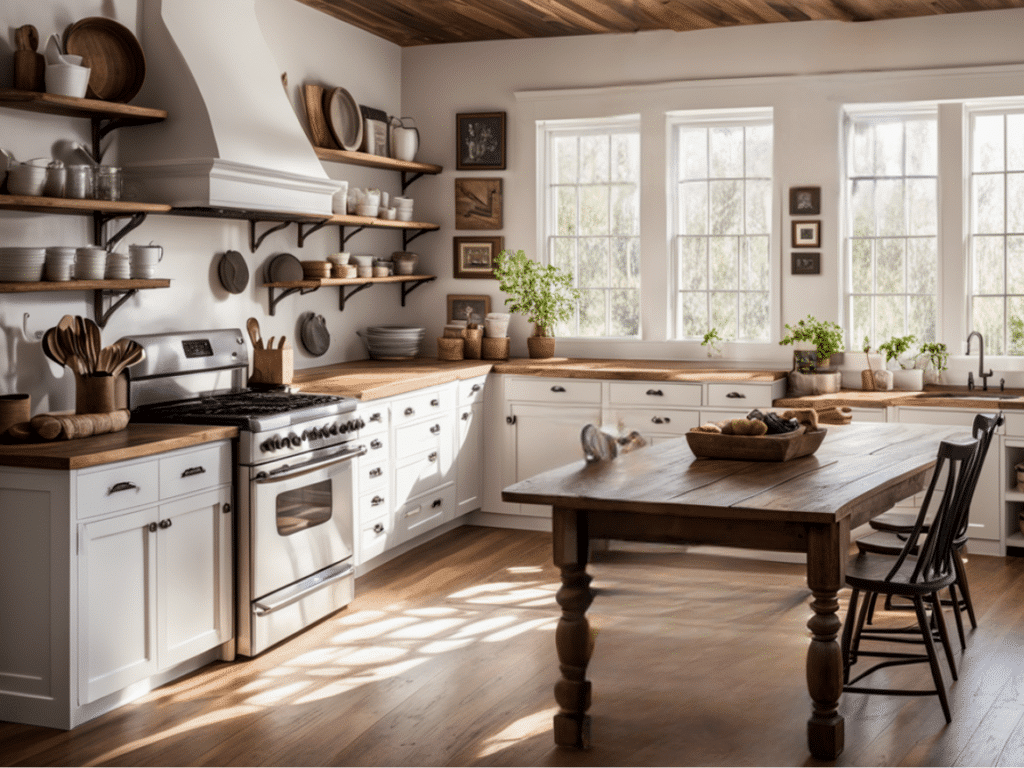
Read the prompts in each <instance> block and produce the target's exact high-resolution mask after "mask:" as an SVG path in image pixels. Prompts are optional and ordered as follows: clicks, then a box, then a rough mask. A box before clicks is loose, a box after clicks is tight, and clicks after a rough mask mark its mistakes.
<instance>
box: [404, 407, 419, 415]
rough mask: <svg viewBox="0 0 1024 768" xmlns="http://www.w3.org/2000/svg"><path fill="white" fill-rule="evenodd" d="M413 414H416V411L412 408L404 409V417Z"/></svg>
mask: <svg viewBox="0 0 1024 768" xmlns="http://www.w3.org/2000/svg"><path fill="white" fill-rule="evenodd" d="M414 413H416V411H415V409H413V408H406V409H405V415H406V416H412V415H413V414H414Z"/></svg>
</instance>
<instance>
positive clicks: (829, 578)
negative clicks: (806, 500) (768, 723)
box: [807, 520, 850, 760]
mask: <svg viewBox="0 0 1024 768" xmlns="http://www.w3.org/2000/svg"><path fill="white" fill-rule="evenodd" d="M807 534H808V535H807V586H809V587H810V588H811V593H812V595H813V596H812V598H811V610H812V611H813V613H812V614H811V618H810V619H809V620H808V622H807V627H808V628H809V629H810V630H811V645H810V647H809V648H808V649H807V690H808V692H809V693H810V695H811V700H812V701H813V702H814V704H813V707H812V712H811V719H810V720H808V721H807V746H808V748H809V749H810V751H811V755H813V756H814V757H816V758H818V759H819V760H834V759H835V758H837V757H838V756H839V754H840V753H841V752H842V751H843V738H844V721H843V717H842V715H840V714H839V710H838V707H839V697H840V696H841V695H842V693H843V656H842V649H841V648H840V645H839V643H838V642H837V638H838V636H839V629H840V626H841V624H842V622H840V620H839V616H838V615H837V614H838V611H839V597H838V593H839V590H840V589H841V588H842V587H843V583H844V578H845V572H846V552H847V549H848V548H849V544H850V525H849V521H848V520H844V521H842V522H840V523H837V524H834V525H822V526H808V530H807Z"/></svg>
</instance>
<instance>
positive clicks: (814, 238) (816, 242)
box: [793, 221, 821, 248]
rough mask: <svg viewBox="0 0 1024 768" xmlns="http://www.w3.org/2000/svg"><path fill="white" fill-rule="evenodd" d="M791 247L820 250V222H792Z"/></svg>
mask: <svg viewBox="0 0 1024 768" xmlns="http://www.w3.org/2000/svg"><path fill="white" fill-rule="evenodd" d="M793 247H794V248H820V247H821V222H820V221H794V222H793Z"/></svg>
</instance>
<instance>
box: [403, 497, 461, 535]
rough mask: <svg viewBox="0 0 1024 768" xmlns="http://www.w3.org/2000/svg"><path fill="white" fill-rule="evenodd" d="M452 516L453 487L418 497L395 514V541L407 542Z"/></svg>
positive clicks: (453, 510) (453, 502)
mask: <svg viewBox="0 0 1024 768" xmlns="http://www.w3.org/2000/svg"><path fill="white" fill-rule="evenodd" d="M454 516H455V486H454V485H449V486H447V487H445V488H441V489H438V490H437V491H434V492H432V493H428V494H426V495H424V496H420V497H418V498H416V499H413V500H412V501H410V502H408V503H407V504H404V505H403V506H402V507H400V508H399V510H398V512H397V513H396V514H395V541H396V542H403V541H408V540H409V539H411V538H413V537H414V536H419V535H420V534H421V533H424V532H426V531H429V530H430V529H431V528H436V527H437V526H439V525H440V524H441V523H443V522H444V521H445V520H450V519H451V518H453V517H454Z"/></svg>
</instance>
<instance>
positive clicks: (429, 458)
mask: <svg viewBox="0 0 1024 768" xmlns="http://www.w3.org/2000/svg"><path fill="white" fill-rule="evenodd" d="M427 461H429V462H430V463H431V464H433V463H434V462H435V461H437V451H434V452H433V453H432V454H430V455H429V456H427Z"/></svg>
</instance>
